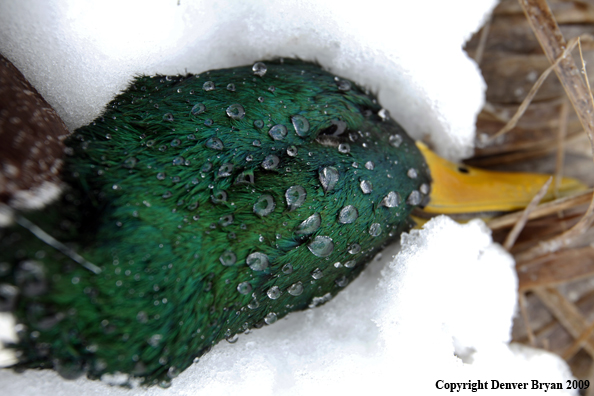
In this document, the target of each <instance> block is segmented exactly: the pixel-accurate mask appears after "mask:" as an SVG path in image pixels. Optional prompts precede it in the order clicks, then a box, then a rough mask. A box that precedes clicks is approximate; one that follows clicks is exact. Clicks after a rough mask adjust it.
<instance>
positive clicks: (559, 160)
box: [555, 101, 569, 198]
mask: <svg viewBox="0 0 594 396" xmlns="http://www.w3.org/2000/svg"><path fill="white" fill-rule="evenodd" d="M568 116H569V105H568V103H567V101H564V102H563V104H562V105H561V114H560V116H559V130H558V133H557V157H556V161H555V197H556V198H557V197H558V195H559V187H561V178H562V177H563V162H564V160H565V137H566V136H567V118H568Z"/></svg>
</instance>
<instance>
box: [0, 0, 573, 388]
mask: <svg viewBox="0 0 594 396" xmlns="http://www.w3.org/2000/svg"><path fill="white" fill-rule="evenodd" d="M495 3H496V0H456V1H454V0H453V1H449V2H446V1H442V0H425V1H417V2H415V1H410V0H397V1H392V2H390V3H388V2H385V1H380V0H369V1H365V2H363V3H361V2H341V1H319V0H318V1H315V0H304V1H299V2H297V1H282V2H281V1H275V0H269V1H243V2H234V1H221V2H212V1H211V2H207V1H203V2H199V1H190V0H180V1H179V2H178V1H177V0H167V1H166V0H154V1H149V0H138V1H128V0H117V1H115V0H105V1H101V2H84V1H77V0H64V1H49V0H31V1H28V2H22V1H20V0H4V1H3V2H2V3H1V4H0V52H1V53H3V54H4V55H5V56H6V57H7V58H9V59H10V60H11V61H13V63H14V64H15V65H16V66H17V67H18V68H19V69H20V70H21V71H22V72H23V73H24V74H25V76H26V77H27V78H28V79H29V80H30V81H31V83H32V84H33V85H34V86H35V87H36V88H37V89H38V90H39V91H40V92H41V94H42V95H43V96H44V97H45V98H46V99H47V100H48V101H49V102H50V104H51V105H52V106H53V107H54V108H55V109H56V111H57V112H58V113H59V114H60V116H61V117H62V118H63V119H64V121H65V122H66V124H67V125H68V127H69V128H70V129H71V130H72V129H75V128H76V127H78V126H81V125H84V124H86V123H88V122H89V121H91V120H92V119H93V118H94V117H96V116H97V115H98V114H99V113H100V112H101V110H102V108H103V106H105V104H106V103H107V102H109V100H110V99H111V98H113V96H114V95H115V94H116V93H117V92H118V91H119V90H121V89H124V88H125V87H126V85H127V82H128V81H129V80H130V78H131V77H132V76H133V75H136V74H156V73H161V74H176V73H185V72H186V71H187V72H191V73H199V72H203V71H205V70H208V69H214V68H222V67H231V66H236V65H245V64H250V63H252V62H254V61H256V60H261V59H266V58H274V57H292V56H297V57H300V58H302V59H305V60H316V61H318V62H319V63H320V64H321V65H322V66H323V67H325V68H327V69H328V70H331V71H332V72H333V73H336V74H337V75H340V76H343V77H346V78H350V79H352V80H354V81H356V82H357V83H359V84H362V85H365V86H367V87H369V88H371V89H372V90H374V91H376V92H378V94H379V99H380V102H381V103H382V104H383V105H384V106H385V107H386V108H387V109H389V110H390V112H391V114H392V117H393V118H395V119H396V120H398V121H399V122H400V123H401V124H402V125H403V126H405V128H406V129H407V130H408V131H409V132H410V134H411V135H413V136H414V137H416V138H421V137H423V136H425V135H427V136H429V138H430V140H431V141H432V142H433V143H434V144H435V147H436V149H437V151H438V152H439V153H440V154H442V155H445V156H448V157H449V158H452V159H456V158H462V157H465V156H468V155H470V154H471V152H472V142H473V139H474V121H475V116H476V114H477V113H478V111H479V109H480V108H481V106H482V103H483V95H484V83H483V81H482V79H481V77H480V73H479V71H478V68H477V67H476V65H475V64H474V63H473V62H472V61H470V60H469V59H468V58H467V56H466V55H465V54H464V53H463V51H462V50H461V46H462V45H463V43H464V42H465V40H466V39H467V38H469V36H470V34H471V33H472V32H473V31H475V30H476V29H477V28H478V27H479V26H480V25H481V23H482V22H483V20H484V18H485V17H486V15H488V13H489V12H490V10H491V9H492V8H493V7H494V5H495ZM388 4H389V6H388ZM397 249H398V247H395V246H393V247H391V248H389V250H387V251H385V252H384V253H383V257H384V260H383V261H380V262H377V261H374V262H373V263H371V264H370V266H369V268H368V269H367V270H366V271H365V272H364V273H363V274H362V275H361V277H360V278H359V279H357V280H356V281H355V282H353V283H352V284H351V285H349V286H348V287H347V288H346V290H345V291H344V292H342V293H341V294H340V295H339V296H337V297H336V298H335V299H334V300H333V301H330V302H329V303H327V304H326V305H324V306H322V307H320V308H316V309H313V310H308V311H306V312H299V313H294V314H292V315H289V316H288V317H287V318H286V319H285V320H281V321H279V322H277V323H276V324H274V325H272V326H266V327H265V328H263V329H260V330H255V331H253V332H252V333H251V334H249V335H242V336H240V338H239V341H238V342H237V343H235V344H233V345H231V344H228V343H226V342H222V343H221V344H219V345H217V346H216V347H215V348H213V350H212V351H211V352H210V353H208V354H207V355H205V356H204V357H203V358H202V359H201V361H200V362H199V363H198V364H194V365H193V366H192V367H190V368H189V369H188V370H186V371H185V372H183V373H182V374H181V375H180V376H179V377H178V378H176V379H175V380H174V381H173V385H172V387H171V388H169V389H167V390H161V389H157V388H150V389H148V390H145V389H133V390H132V391H129V390H125V389H122V388H119V387H111V386H109V385H107V384H106V382H108V381H110V382H112V383H113V382H118V381H119V380H121V376H117V375H116V376H111V377H110V378H106V379H105V380H106V381H105V382H99V381H89V380H87V379H84V378H82V379H79V380H76V381H65V380H63V379H61V378H60V377H58V376H57V375H56V373H54V372H53V371H48V370H46V371H32V370H29V371H26V372H25V373H22V374H15V373H13V372H12V371H10V370H0V386H1V389H2V394H3V395H19V396H26V395H41V394H48V393H49V392H51V393H52V394H56V395H65V396H71V395H72V396H74V395H80V394H85V395H108V396H111V395H114V396H115V395H134V394H147V395H219V394H221V395H226V394H232V393H233V394H241V395H251V394H258V395H270V394H283V395H284V394H291V395H303V394H312V395H317V394H324V393H332V394H354V393H357V392H358V393H363V392H365V394H368V393H369V394H371V393H372V392H376V393H379V394H386V393H388V394H432V393H444V392H449V391H448V390H439V389H437V388H436V383H437V381H439V380H443V381H444V382H443V383H442V384H445V383H448V384H449V383H450V382H459V383H468V382H469V381H472V382H476V381H477V380H480V381H482V382H484V381H488V384H489V386H491V381H492V380H498V381H500V382H528V383H531V380H533V379H535V380H540V381H546V382H557V381H564V380H565V379H569V378H571V374H570V373H569V370H568V368H567V366H566V365H565V364H564V363H563V361H561V360H560V359H559V358H558V357H556V356H554V355H551V354H548V353H546V352H544V351H535V350H532V349H529V348H526V347H523V346H519V345H511V346H510V345H509V344H508V342H509V338H510V329H511V319H512V316H513V315H514V312H515V309H516V306H515V302H516V282H517V280H516V278H515V272H514V270H513V260H512V258H511V257H510V256H509V255H508V254H507V253H505V251H504V250H503V249H502V248H501V247H499V246H498V245H496V244H493V243H492V241H491V237H490V234H489V232H488V229H486V227H485V226H484V224H482V223H481V222H480V221H473V222H470V223H468V224H466V225H458V224H456V223H454V222H453V221H452V220H450V219H449V218H447V217H440V218H436V219H434V220H432V221H431V222H429V223H428V224H427V225H426V226H425V228H424V229H423V230H421V231H413V232H411V233H410V234H407V235H404V236H403V239H402V250H401V251H400V253H398V255H396V257H395V258H394V259H392V260H390V259H389V258H390V257H391V255H392V254H395V253H396V251H397ZM388 262H389V263H388ZM3 323H6V322H3ZM7 328H8V329H10V327H7ZM8 332H9V331H8V330H5V329H4V328H3V327H1V326H0V335H2V336H4V337H6V336H7V335H8V334H7V333H8ZM463 392H470V390H465V391H463ZM491 392H492V391H491ZM503 392H506V394H508V395H510V394H514V391H503ZM520 392H521V394H526V392H528V393H531V392H530V391H520ZM541 392H542V391H540V392H539V393H541ZM549 393H552V394H555V393H554V392H551V391H549ZM569 394H572V393H569Z"/></svg>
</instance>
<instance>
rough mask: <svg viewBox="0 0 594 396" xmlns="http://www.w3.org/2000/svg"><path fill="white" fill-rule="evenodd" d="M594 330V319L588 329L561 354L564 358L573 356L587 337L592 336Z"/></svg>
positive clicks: (567, 358)
mask: <svg viewBox="0 0 594 396" xmlns="http://www.w3.org/2000/svg"><path fill="white" fill-rule="evenodd" d="M593 331H594V321H592V323H591V324H590V325H589V326H588V328H587V329H586V330H584V331H583V332H582V334H580V336H579V337H578V338H576V339H575V340H574V341H573V343H572V344H571V345H570V346H569V347H568V348H567V349H566V350H565V351H563V353H562V354H561V357H562V358H563V360H565V361H567V360H569V359H571V358H572V357H573V355H575V354H576V353H578V351H579V350H580V349H581V348H582V345H583V343H584V341H586V339H588V338H589V337H590V335H591V334H592V332H593Z"/></svg>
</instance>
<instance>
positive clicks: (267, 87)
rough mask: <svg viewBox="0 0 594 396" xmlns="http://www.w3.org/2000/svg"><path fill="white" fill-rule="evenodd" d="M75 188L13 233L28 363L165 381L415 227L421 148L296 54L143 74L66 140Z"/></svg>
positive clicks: (320, 294) (335, 284) (422, 194)
mask: <svg viewBox="0 0 594 396" xmlns="http://www.w3.org/2000/svg"><path fill="white" fill-rule="evenodd" d="M67 146H68V149H67V156H66V158H65V171H64V175H63V180H64V181H65V182H66V183H67V184H68V186H69V188H68V190H67V191H66V193H65V194H64V196H63V198H62V200H61V201H60V202H58V203H55V204H53V205H52V206H50V207H49V208H46V209H44V210H43V211H41V212H37V213H26V214H24V217H26V218H27V219H29V220H30V221H32V222H33V223H35V224H37V225H38V226H40V227H41V229H43V230H44V231H46V232H47V233H48V234H50V235H52V236H53V237H54V238H55V239H56V240H58V241H60V242H61V243H64V244H66V245H67V246H68V247H69V248H71V249H72V251H74V252H76V253H77V254H79V255H81V256H82V257H84V259H86V260H88V262H90V263H92V264H93V265H95V266H97V267H99V268H100V269H101V272H100V273H98V274H95V273H93V272H92V271H90V270H89V269H87V268H85V267H84V266H82V265H80V264H79V263H77V262H75V261H73V260H72V258H71V257H70V256H69V255H66V254H63V253H61V252H59V251H57V250H56V249H52V248H51V247H49V246H47V245H46V244H44V243H43V242H42V241H41V240H39V239H38V238H36V237H34V236H33V235H32V234H31V232H30V231H28V230H26V229H25V228H23V227H20V226H14V227H12V228H10V229H5V230H2V231H1V234H0V236H1V240H0V244H1V245H2V246H0V262H3V263H8V264H9V265H8V266H4V271H3V272H2V273H1V275H0V283H4V284H7V285H14V286H16V287H17V288H18V291H19V292H18V293H15V294H14V296H13V298H10V299H5V300H4V305H5V307H4V308H5V309H10V310H12V311H13V312H14V314H15V316H16V318H17V321H18V322H19V323H21V324H23V325H24V326H21V332H20V333H19V337H20V341H19V343H18V344H16V345H14V348H16V349H17V350H18V351H20V353H21V355H20V363H18V364H17V367H20V368H26V367H55V368H56V369H57V370H58V371H59V372H60V373H61V374H62V375H64V376H66V377H74V376H76V375H79V374H81V373H83V372H86V373H87V375H88V376H89V377H91V378H98V377H100V376H101V375H102V374H104V373H114V372H122V373H129V374H131V375H133V376H137V377H141V378H142V379H143V381H144V383H146V384H154V383H160V384H161V385H163V386H166V385H167V384H168V382H169V381H170V379H171V378H173V377H174V376H175V375H177V373H178V372H179V371H181V370H184V369H185V368H187V367H188V366H189V365H190V364H192V362H193V361H194V359H195V358H197V357H199V356H201V355H202V354H203V353H205V352H206V351H208V349H209V348H210V347H212V346H213V345H214V344H216V343H217V342H218V341H220V340H222V339H224V338H228V339H231V340H233V339H234V338H233V336H234V335H235V334H239V333H242V332H244V331H245V330H247V329H249V328H254V327H261V326H262V325H264V324H271V323H273V322H274V321H276V320H277V319H278V318H282V317H283V316H285V315H286V314H287V313H289V312H291V311H294V310H301V309H306V308H308V307H311V306H315V305H319V304H321V303H324V302H326V301H328V300H329V299H330V298H331V297H332V296H334V295H335V294H336V293H338V292H339V291H340V290H342V289H343V288H344V287H345V286H346V285H347V284H348V283H349V282H350V281H352V280H353V279H354V278H355V277H356V276H357V275H358V274H359V273H360V272H361V270H362V269H363V268H364V267H365V265H366V263H368V262H369V261H370V260H371V259H372V258H373V257H374V256H375V255H376V254H377V253H378V252H379V251H380V250H381V249H382V247H384V246H385V245H386V244H388V243H390V242H392V241H394V240H397V239H398V238H399V236H400V234H401V233H402V232H403V231H406V230H408V229H409V228H410V226H411V224H410V221H409V220H408V216H409V214H410V212H411V210H412V209H413V208H414V206H415V205H418V204H420V203H422V201H423V200H424V199H425V198H426V196H427V194H428V192H429V183H430V178H429V175H428V169H427V166H426V164H425V161H424V159H423V157H422V156H421V154H420V152H419V150H418V149H417V147H416V146H415V144H414V142H413V141H412V140H411V139H410V138H409V137H408V136H407V135H406V133H405V132H404V130H403V129H402V128H401V127H400V126H399V125H398V124H397V123H396V122H395V121H393V120H392V119H390V117H389V116H388V114H387V112H386V111H385V110H383V109H382V107H381V106H380V105H379V104H378V103H377V100H376V99H375V98H374V97H373V96H372V95H370V94H369V93H366V92H365V91H364V90H362V89H360V88H359V87H357V86H356V85H355V84H354V83H352V82H350V81H347V80H344V79H341V78H337V77H335V76H333V75H331V74H329V73H327V72H325V71H323V70H322V69H321V68H320V67H319V66H316V65H314V64H310V63H305V62H301V61H295V60H285V61H284V62H282V61H273V62H266V64H263V63H257V64H255V65H254V66H249V67H239V68H232V69H224V70H216V71H210V72H206V73H203V74H201V75H200V76H198V75H195V76H194V75H187V76H156V77H145V76H142V77H137V78H136V79H135V80H134V81H133V83H132V84H131V85H130V87H129V88H128V89H127V90H126V91H125V92H123V93H122V94H120V95H118V96H117V97H116V98H115V99H114V100H113V101H112V102H111V103H110V104H109V105H108V107H107V109H106V110H105V112H104V114H103V115H102V116H101V117H100V118H98V119H97V120H95V121H94V122H93V123H91V124H90V125H88V126H86V127H83V128H80V129H78V130H77V131H75V133H74V134H73V135H72V136H71V137H70V138H69V140H68V141H67Z"/></svg>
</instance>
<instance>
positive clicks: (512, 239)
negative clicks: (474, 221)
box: [503, 176, 553, 251]
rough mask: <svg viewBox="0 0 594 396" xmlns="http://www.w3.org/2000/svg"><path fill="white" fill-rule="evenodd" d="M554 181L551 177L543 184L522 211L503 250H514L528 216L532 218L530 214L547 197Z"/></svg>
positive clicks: (506, 239)
mask: <svg viewBox="0 0 594 396" xmlns="http://www.w3.org/2000/svg"><path fill="white" fill-rule="evenodd" d="M552 181H553V177H552V176H551V177H549V179H548V180H547V181H546V182H545V184H543V186H542V187H541V188H540V190H538V192H537V193H536V195H535V196H534V197H533V198H532V200H531V201H530V203H529V204H528V206H526V209H524V210H523V211H522V215H521V216H520V218H519V219H518V221H517V222H516V224H515V225H514V227H513V228H512V229H511V231H510V232H509V234H507V238H505V242H504V243H503V248H504V249H505V250H507V251H509V250H510V249H511V248H512V246H514V243H515V242H516V239H517V238H518V236H519V235H520V232H522V230H523V229H524V226H525V225H526V222H527V221H528V216H530V213H531V212H532V211H533V210H534V208H536V206H537V205H538V204H539V202H540V200H541V199H542V198H543V197H544V196H545V195H546V193H547V191H548V189H549V186H550V185H551V182H552Z"/></svg>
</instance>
